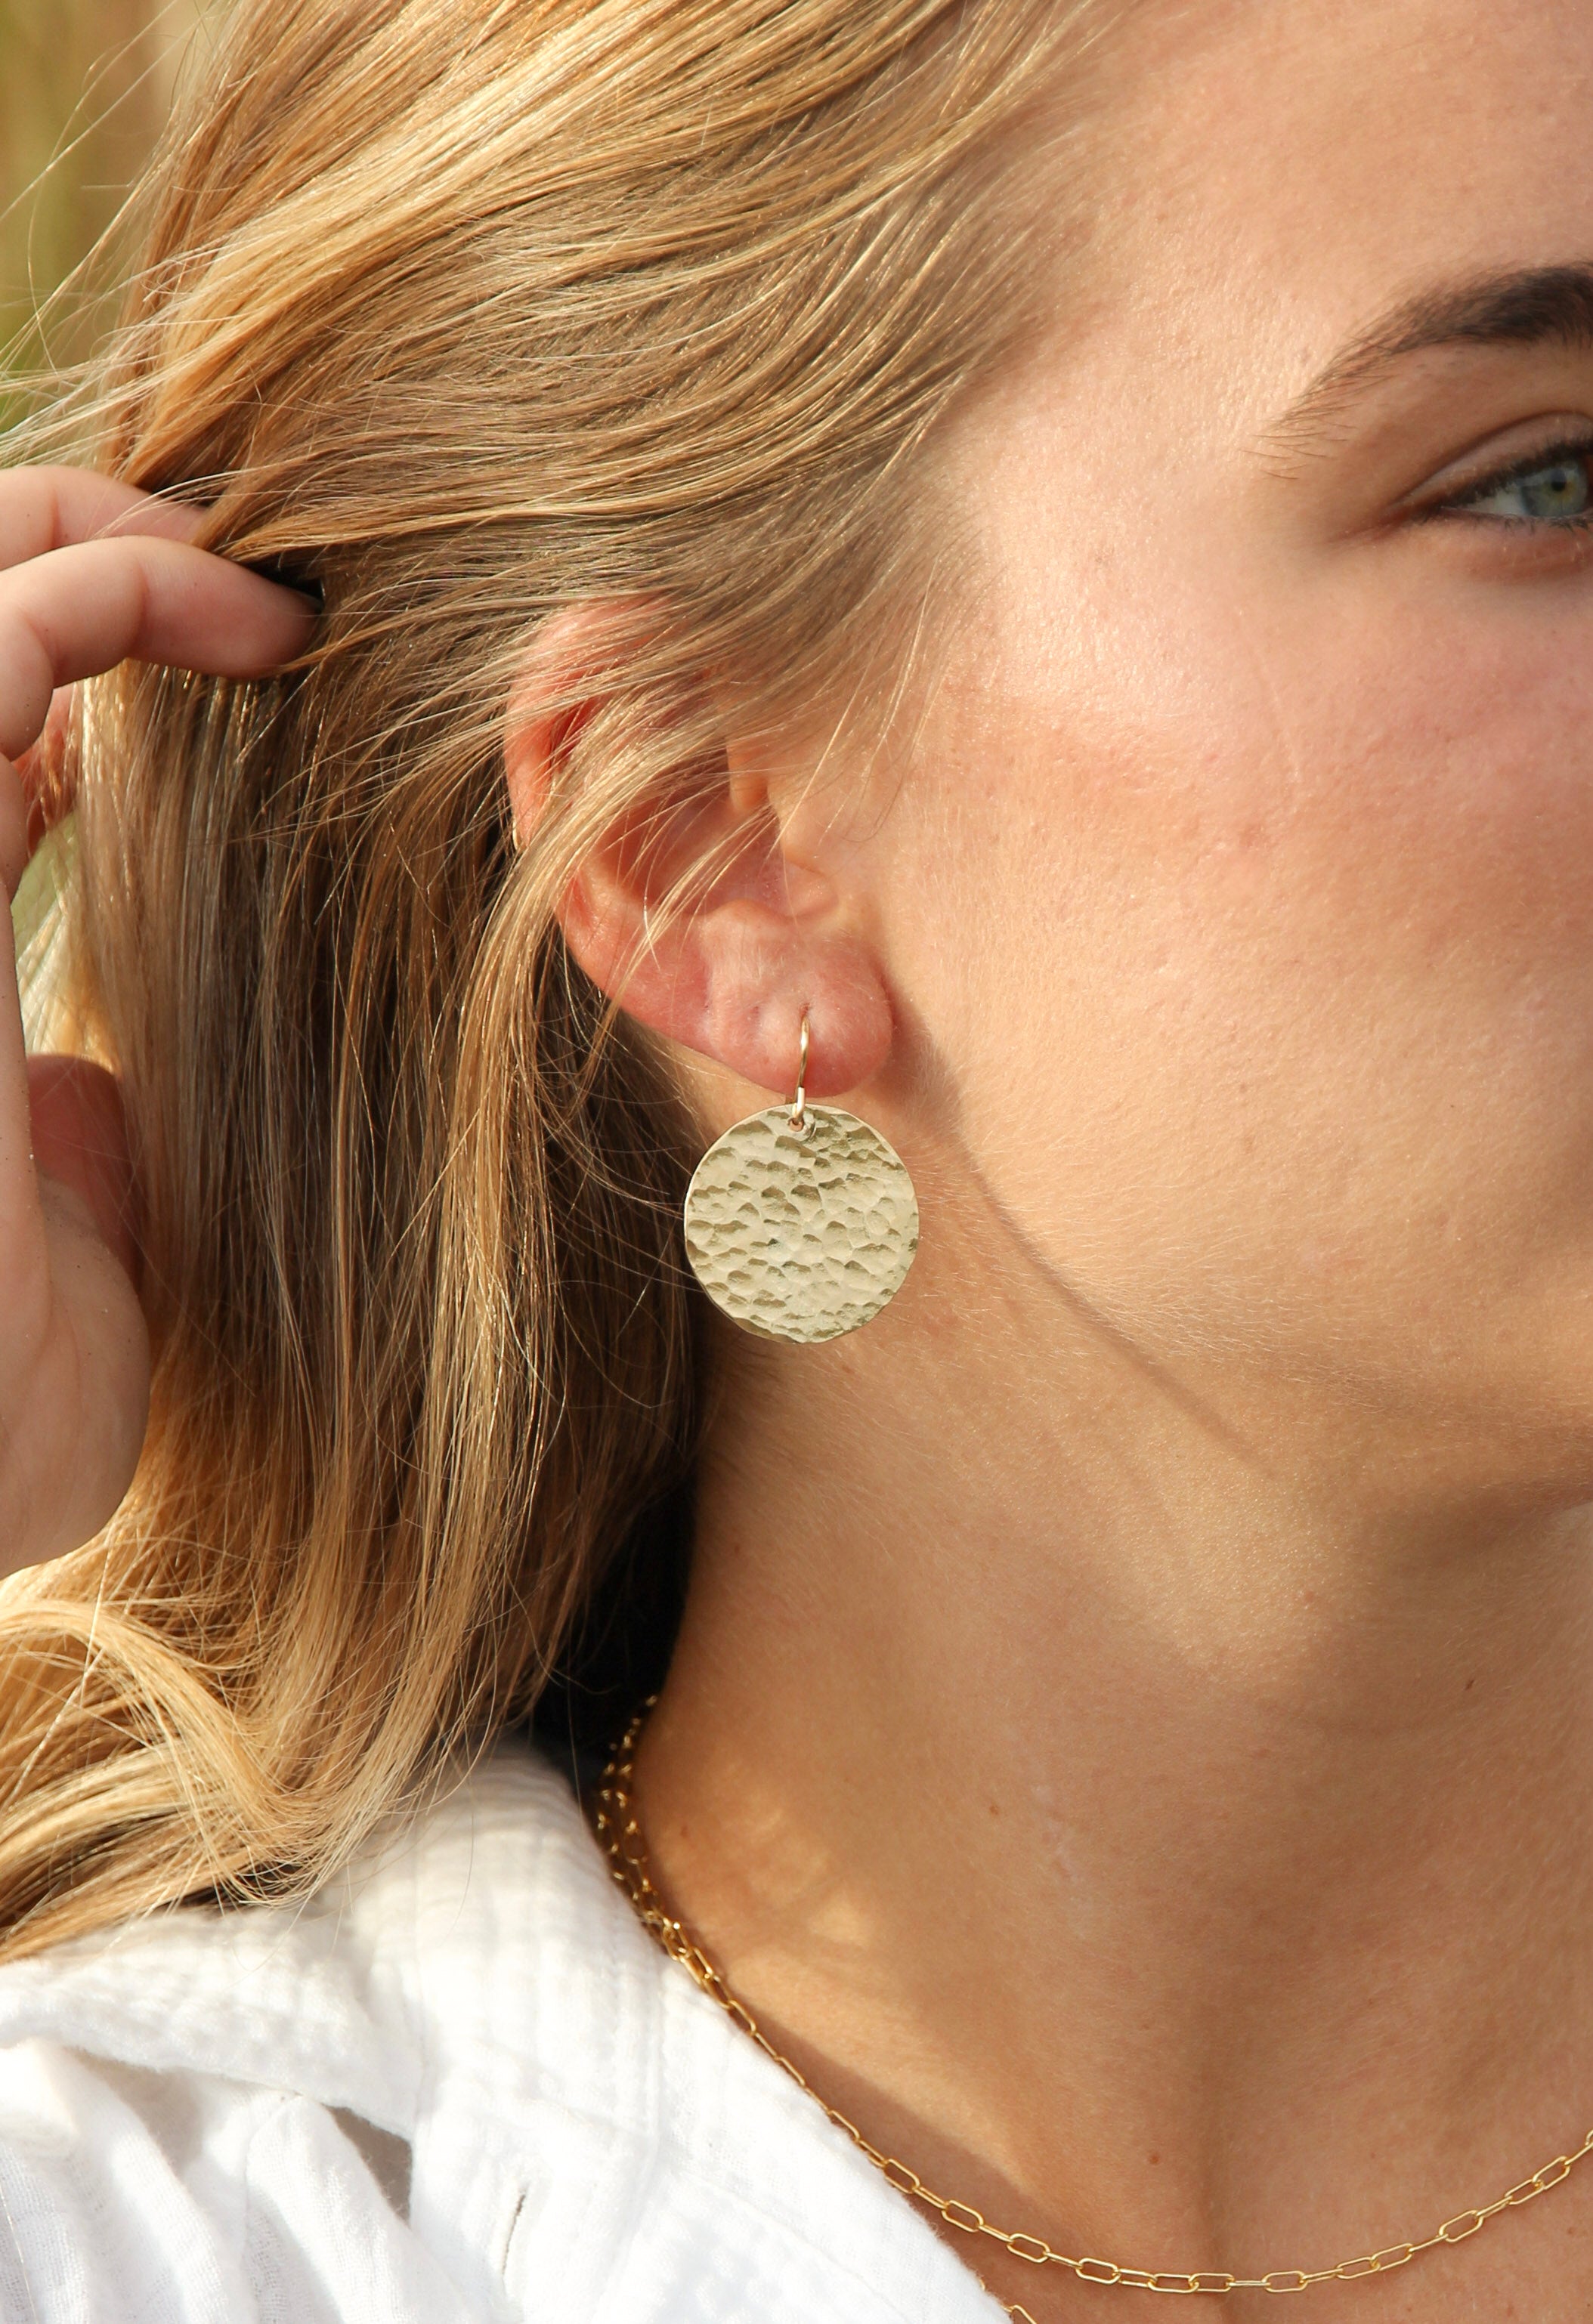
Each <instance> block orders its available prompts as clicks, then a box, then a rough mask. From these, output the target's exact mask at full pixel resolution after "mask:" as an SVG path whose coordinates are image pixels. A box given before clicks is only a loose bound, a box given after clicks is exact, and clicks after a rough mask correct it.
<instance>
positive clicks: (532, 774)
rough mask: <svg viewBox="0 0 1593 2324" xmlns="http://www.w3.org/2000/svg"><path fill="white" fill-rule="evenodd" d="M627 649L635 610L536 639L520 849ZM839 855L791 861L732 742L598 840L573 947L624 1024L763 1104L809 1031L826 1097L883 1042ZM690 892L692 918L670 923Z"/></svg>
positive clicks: (851, 1084) (766, 792) (756, 774)
mask: <svg viewBox="0 0 1593 2324" xmlns="http://www.w3.org/2000/svg"><path fill="white" fill-rule="evenodd" d="M636 637H637V608H636V606H635V605H634V604H628V605H625V606H608V605H592V606H584V607H579V608H576V609H573V610H571V611H570V612H569V613H558V614H555V615H553V616H552V617H551V619H550V620H549V621H548V622H545V623H544V624H543V626H542V629H541V630H540V631H539V632H538V633H537V637H536V641H535V642H534V644H533V648H532V650H531V653H530V655H529V656H528V659H527V661H526V663H525V666H524V668H523V671H522V673H521V677H520V679H519V681H518V683H517V684H516V686H515V688H514V695H513V696H512V698H511V701H510V705H509V710H508V715H507V721H506V727H505V766H506V770H507V775H508V784H509V798H510V805H511V807H512V809H513V812H514V828H515V832H516V835H518V837H519V838H520V840H521V842H522V844H524V843H525V842H526V841H527V840H528V839H529V838H530V837H531V835H532V834H533V832H534V831H535V830H536V828H537V826H538V825H539V823H540V821H541V819H542V815H543V813H544V811H545V808H546V807H547V803H548V799H549V797H550V794H551V789H552V784H553V779H554V776H555V773H556V771H557V770H558V767H559V765H560V761H561V759H562V758H563V756H564V755H565V754H566V752H568V751H569V749H570V742H571V738H572V736H573V735H575V734H576V733H579V728H580V727H581V725H582V724H585V723H586V722H587V721H588V720H589V719H590V718H591V716H592V715H593V714H594V713H596V712H597V711H598V710H600V709H601V708H602V707H603V705H604V704H605V703H606V702H607V700H608V699H610V698H611V696H612V694H613V692H614V690H615V687H616V679H617V678H618V677H619V676H620V675H621V660H622V658H623V657H624V656H625V654H626V653H627V652H634V650H635V644H636ZM839 852H840V851H839V850H838V849H837V850H833V851H832V852H831V854H830V858H829V861H827V862H820V861H818V860H816V858H815V856H814V855H813V853H812V852H811V850H809V851H808V852H807V853H801V852H799V851H798V849H797V847H796V844H795V842H794V840H793V837H792V826H791V825H790V824H789V823H787V822H784V821H783V818H782V816H781V814H780V812H779V810H778V807H777V805H776V802H775V798H774V796H773V791H772V789H771V785H770V782H769V780H768V778H767V775H766V773H765V772H764V771H762V770H760V768H759V766H758V764H757V763H756V761H755V755H754V753H753V752H751V751H750V750H748V749H745V748H742V747H740V746H738V745H737V743H736V741H735V739H734V738H733V737H732V736H729V735H727V736H725V737H724V738H723V758H722V762H721V763H719V764H718V768H717V770H716V771H715V772H713V774H712V775H711V777H710V778H709V779H706V780H705V776H704V770H703V766H702V763H701V761H700V760H699V761H696V762H695V763H694V764H692V765H690V766H684V765H683V766H682V767H681V770H680V778H679V784H678V788H676V789H675V790H674V791H673V792H672V793H665V794H663V795H661V794H660V793H659V792H658V791H656V790H655V791H653V792H652V793H650V794H649V796H648V798H646V799H645V800H639V801H636V802H634V804H633V806H632V807H630V808H628V809H627V810H625V812H623V813H622V814H621V816H620V817H619V819H618V820H617V821H616V823H615V825H613V826H612V827H611V828H610V829H609V830H607V832H605V833H604V835H603V836H602V838H601V839H600V840H599V842H598V843H597V845H596V846H595V847H593V848H592V849H591V851H590V852H589V853H588V855H587V857H586V859H585V861H584V862H583V863H582V865H581V867H580V870H579V872H578V874H577V876H576V878H575V880H574V881H572V883H571V885H570V889H569V890H568V892H567V894H566V897H565V899H564V905H563V909H562V911H561V914H560V918H561V922H562V925H563V929H564V936H565V941H566V943H567V944H568V945H569V947H570V953H571V954H572V955H573V956H574V958H575V959H576V961H577V962H579V965H580V966H581V967H582V968H583V969H584V970H585V972H586V973H587V974H588V976H589V977H590V978H591V979H592V981H593V982H594V983H596V984H597V985H598V986H599V987H600V988H601V989H602V991H605V992H607V994H608V995H609V996H610V998H611V999H613V1000H615V1001H617V1002H618V1003H619V1005H620V1006H621V1007H622V1008H623V1009H624V1010H625V1012H626V1014H627V1015H628V1016H631V1017H634V1019H636V1021H637V1022H638V1023H639V1024H643V1025H646V1026H648V1027H650V1028H652V1030H653V1031H654V1032H655V1033H661V1034H662V1035H663V1036H664V1037H666V1039H669V1040H671V1041H678V1042H680V1043H681V1044H682V1045H683V1047H686V1048H688V1049H693V1050H695V1051H697V1052H698V1053H699V1055H700V1056H705V1057H710V1058H712V1059H713V1060H714V1061H715V1062H716V1063H717V1064H718V1065H723V1066H725V1067H727V1069H728V1071H729V1072H731V1073H733V1074H737V1075H738V1076H739V1077H740V1078H741V1079H742V1080H744V1081H747V1082H751V1083H753V1084H755V1085H756V1086H757V1087H758V1088H760V1089H764V1090H774V1091H778V1092H780V1093H782V1094H783V1095H784V1094H788V1093H790V1092H791V1091H792V1089H793V1088H794V1087H795V1084H796V1070H797V1060H798V1056H799V1053H800V1049H801V1026H802V1019H803V1018H804V1016H805V1017H806V1018H807V1019H808V1022H809V1038H810V1067H809V1074H808V1089H809V1092H810V1094H811V1095H812V1096H814V1097H819V1098H823V1097H831V1096H836V1095H838V1094H839V1093H841V1092H843V1091H847V1090H853V1089H857V1087H859V1086H860V1084H863V1083H865V1082H866V1081H868V1080H870V1079H871V1078H872V1077H873V1075H874V1074H876V1073H877V1072H878V1071H879V1069H880V1067H881V1066H882V1065H884V1061H885V1058H886V1056H887V1055H888V1054H889V1051H890V1047H891V1036H892V1017H891V1006H890V1001H889V998H888V995H887V993H886V990H885V984H884V977H883V974H882V973H881V970H880V967H879V964H878V963H877V960H876V959H875V954H874V952H873V950H872V948H871V946H870V945H869V944H868V943H867V941H866V936H865V934H864V931H863V923H864V919H865V917H866V915H865V912H864V909H863V899H860V898H858V897H857V896H855V895H848V894H847V891H846V880H845V871H844V867H843V866H842V865H841V864H840V862H838V855H839ZM688 883H690V885H691V893H692V900H691V902H690V904H689V905H687V906H686V907H685V908H683V909H681V910H679V911H672V912H671V910H670V909H669V908H668V906H669V902H670V899H671V896H673V895H675V894H676V893H677V892H678V891H679V890H680V889H681V887H682V885H684V884H688Z"/></svg>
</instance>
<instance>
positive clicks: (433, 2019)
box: [0, 1748, 1000, 2324]
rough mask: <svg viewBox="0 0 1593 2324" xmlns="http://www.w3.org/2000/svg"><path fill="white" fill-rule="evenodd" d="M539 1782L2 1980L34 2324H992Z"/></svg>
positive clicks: (517, 1772)
mask: <svg viewBox="0 0 1593 2324" xmlns="http://www.w3.org/2000/svg"><path fill="white" fill-rule="evenodd" d="M999 2312H1000V2311H999V2310H996V2309H995V2308H994V2306H993V2304H992V2303H991V2302H990V2301H988V2300H987V2299H986V2296H985V2295H984V2293H983V2292H981V2291H980V2290H979V2289H978V2287H977V2283H976V2282H975V2281H974V2279H973V2277H972V2276H970V2275H968V2273H966V2272H965V2271H964V2270H963V2269H962V2267H961V2266H960V2265H959V2264H958V2263H957V2262H956V2261H955V2260H954V2259H953V2257H952V2255H950V2254H949V2252H948V2251H947V2250H946V2249H945V2247H944V2246H942V2245H941V2244H940V2242H939V2241H938V2240H937V2239H936V2238H935V2237H934V2236H931V2233H930V2231H929V2229H928V2228H927V2227H925V2226H924V2224H923V2222H922V2219H921V2218H918V2217H917V2215H916V2214H915V2213H914V2212H913V2211H912V2209H910V2207H909V2206H908V2205H907V2204H906V2203H905V2202H904V2201H903V2199H901V2198H900V2197H898V2196H897V2195H896V2194H895V2193H894V2191H893V2190H891V2189H890V2188H889V2187H887V2186H886V2185H885V2184H884V2181H882V2180H879V2179H878V2177H877V2174H875V2172H874V2171H873V2170H872V2168H871V2166H869V2165H868V2164H867V2163H865V2162H864V2161H863V2160H862V2158H861V2157H859V2156H858V2155H857V2153H855V2151H854V2150H853V2149H852V2148H851V2147H850V2146H849V2145H848V2144H847V2142H846V2141H845V2140H844V2139H843V2138H842V2137H841V2135H840V2134H839V2133H838V2132H836V2131H834V2130H833V2129H832V2128H831V2126H830V2125H829V2123H827V2122H826V2121H825V2119H824V2117H823V2116H822V2115H821V2114H820V2112H819V2110H818V2108H817V2107H814V2106H813V2105H812V2103H811V2101H810V2099H809V2098H806V2097H805V2096H804V2095H803V2094H802V2092H801V2091H800V2090H799V2089H796V2087H795V2086H794V2085H793V2084H791V2083H790V2082H788V2081H787V2080H786V2078H785V2077H784V2076H783V2074H781V2073H780V2071H779V2070H778V2069H777V2068H775V2067H773V2065H772V2064H771V2063H770V2061H768V2060H767V2059H766V2058H764V2056H763V2055H762V2053H761V2052H758V2051H757V2050H755V2048H754V2046H753V2045H752V2044H751V2043H748V2042H746V2040H745V2037H743V2036H742V2035H741V2034H740V2033H738V2032H737V2031H736V2028H735V2027H734V2026H733V2025H731V2024H730V2023H729V2022H728V2020H727V2019H726V2018H725V2017H724V2016H723V2015H722V2013H721V2012H719V2011H718V2009H717V2008H716V2007H715V2006H714V2005H713V2004H712V2003H711V2002H709V2000H708V1999H707V1998H706V1997H704V1996H703V1995H702V1994H701V1993H700V1992H699V1991H698V1989H697V1988H696V1987H695V1986H694V1985H693V1984H692V1983H691V1982H690V1979H689V1978H687V1977H686V1976H685V1975H684V1973H683V1972H682V1971H681V1970H680V1969H677V1968H676V1966H675V1965H674V1964H673V1963H672V1962H671V1961H668V1960H665V1959H664V1958H663V1956H662V1954H661V1953H660V1952H659V1951H658V1950H656V1948H655V1947H654V1946H653V1944H652V1942H651V1941H650V1940H649V1939H648V1938H647V1936H646V1935H645V1933H644V1932H643V1931H642V1930H641V1929H640V1928H639V1927H638V1925H637V1923H636V1922H635V1920H634V1916H633V1914H632V1913H631V1911H630V1908H629V1906H628V1904H626V1903H625V1899H624V1898H623V1897H622V1896H621V1895H619V1893H618V1892H617V1890H616V1888H615V1886H614V1885H613V1882H612V1880H611V1878H610V1877H609V1873H608V1869H607V1865H606V1863H605V1861H604V1859H603V1858H602V1856H601V1854H600V1853H599V1851H598V1850H597V1847H596V1846H595V1844H594V1843H593V1841H592V1840H591V1838H590V1836H589V1835H588V1831H587V1830H586V1827H585V1824H584V1822H583V1821H582V1819H581V1817H580V1814H579V1811H578V1809H577V1807H576V1805H575V1803H574V1801H573V1799H572V1797H571V1796H570V1791H569V1789H568V1787H567V1785H566V1784H564V1783H563V1782H562V1780H561V1779H560V1776H559V1775H557V1773H556V1772H555V1771H554V1770H552V1769H551V1767H549V1766H547V1765H546V1763H545V1762H543V1761H542V1760H540V1759H539V1758H537V1757H535V1756H533V1754H532V1753H531V1752H529V1751H528V1750H525V1749H523V1748H505V1749H504V1750H502V1751H500V1752H499V1753H498V1754H496V1755H495V1757H494V1758H493V1759H492V1760H490V1761H489V1762H488V1763H487V1764H486V1765H485V1766H483V1767H482V1768H480V1769H479V1770H478V1771H477V1773H476V1774H475V1775H473V1776H472V1777H471V1778H470V1780H469V1781H468V1783H466V1784H461V1785H460V1786H459V1787H458V1790H456V1791H455V1792H454V1793H453V1794H450V1795H449V1796H448V1797H447V1798H445V1799H442V1800H440V1802H439V1803H437V1804H436V1805H435V1806H433V1807H432V1808H431V1809H430V1810H429V1812H426V1813H425V1814H424V1815H423V1816H421V1817H420V1818H419V1819H417V1820H416V1821H415V1822H414V1823H413V1824H412V1826H411V1827H410V1828H409V1829H408V1830H406V1831H404V1832H403V1834H402V1835H401V1836H399V1837H397V1838H394V1839H393V1840H389V1841H387V1842H386V1843H385V1844H384V1845H382V1846H380V1847H375V1848H373V1849H371V1850H369V1851H368V1852H367V1854H366V1857H365V1858H363V1859H362V1860H361V1861H360V1862H358V1863H357V1864H356V1865H355V1866H354V1867H352V1868H351V1869H350V1871H349V1872H348V1873H347V1875H346V1876H344V1877H341V1878H339V1879H338V1880H337V1881H335V1882H333V1883H331V1884H329V1886H328V1887H326V1888H325V1889H324V1890H322V1891H321V1892H320V1894H318V1895H316V1896H315V1897H313V1898H311V1899H310V1901H309V1902H308V1903H300V1904H293V1905H292V1906H289V1905H280V1906H279V1905H267V1906H260V1907H255V1908H254V1909H252V1910H250V1911H247V1912H235V1913H225V1914H223V1913H217V1912H213V1911H208V1910H206V1911H199V1910H192V1909H185V1910H183V1911H181V1912H177V1913H172V1914H165V1915H163V1916H162V1917H160V1918H158V1919H153V1920H150V1921H145V1922H141V1923H132V1924H129V1925H127V1926H125V1927H123V1928H120V1929H117V1930H115V1931H112V1932H108V1933H107V1935H106V1936H104V1937H102V1938H98V1939H96V1940H94V1941H91V1942H87V1943H83V1944H77V1945H69V1946H61V1947H60V1948H58V1949H56V1950H54V1951H53V1952H51V1953H49V1954H46V1955H43V1956H42V1957H41V1958H39V1959H37V1960H30V1961H23V1962H21V1963H19V1964H16V1965H15V1966H14V1967H12V1968H10V1969H4V1970H0V2316H5V2317H9V2316H12V2315H17V2316H19V2317H21V2316H25V2317H29V2318H30V2319H36V2324H68V2319H70V2324H101V2319H106V2324H111V2319H115V2324H127V2319H130V2318H134V2317H140V2318H143V2317H147V2318H149V2319H160V2324H168V2319H171V2320H172V2324H252V2319H261V2324H265V2319H272V2324H275V2319H281V2318H287V2317H292V2319H294V2324H322V2319H325V2324H332V2319H337V2324H366V2319H370V2324H375V2319H381V2324H465V2319H470V2324H477V2319H482V2320H483V2324H485V2319H494V2324H496V2319H505V2324H507V2319H523V2324H621V2319H623V2324H689V2319H703V2324H708V2319H710V2318H711V2319H726V2318H729V2317H734V2318H735V2319H736V2324H905V2319H912V2324H922V2319H923V2318H924V2317H925V2316H929V2315H933V2316H934V2317H935V2318H936V2319H937V2324H991V2319H998V2318H999Z"/></svg>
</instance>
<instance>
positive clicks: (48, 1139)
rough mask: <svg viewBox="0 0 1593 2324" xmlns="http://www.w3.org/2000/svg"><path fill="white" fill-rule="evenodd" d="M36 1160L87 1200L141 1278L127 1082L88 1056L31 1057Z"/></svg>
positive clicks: (105, 1235) (107, 1237)
mask: <svg viewBox="0 0 1593 2324" xmlns="http://www.w3.org/2000/svg"><path fill="white" fill-rule="evenodd" d="M27 1073H28V1108H29V1115H30V1119H31V1121H32V1134H33V1159H34V1162H35V1163H36V1165H37V1167H39V1168H40V1169H41V1170H42V1171H43V1172H44V1173H45V1175H46V1176H49V1177H51V1178H53V1179H54V1180H55V1181H56V1182H57V1184H58V1185H62V1186H69V1187H70V1188H71V1190H72V1192H73V1193H74V1194H77V1195H78V1196H79V1198H80V1199H81V1200H82V1201H83V1202H84V1203H86V1204H87V1205H88V1211H89V1213H90V1214H91V1216H92V1218H93V1220H94V1223H95V1225H96V1227H97V1229H98V1231H99V1234H100V1239H101V1240H102V1241H104V1242H107V1243H108V1244H109V1246H110V1248H111V1250H113V1251H115V1253H116V1257H117V1258H118V1259H120V1260H121V1262H122V1265H123V1266H124V1267H125V1268H126V1270H127V1272H128V1274H129V1275H130V1276H132V1277H133V1279H134V1282H136V1281H137V1280H138V1233H137V1222H136V1219H135V1216H134V1187H133V1164H132V1159H131V1157H130V1154H129V1151H128V1145H127V1116H126V1113H125V1110H124V1108H123V1104H122V1091H121V1084H119V1083H118V1082H117V1080H116V1075H115V1074H109V1073H107V1071H106V1069H105V1067H104V1066H103V1065H90V1064H89V1063H88V1060H87V1059H86V1058H83V1057H54V1056H50V1057H30V1058H29V1059H28V1066H27Z"/></svg>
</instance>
